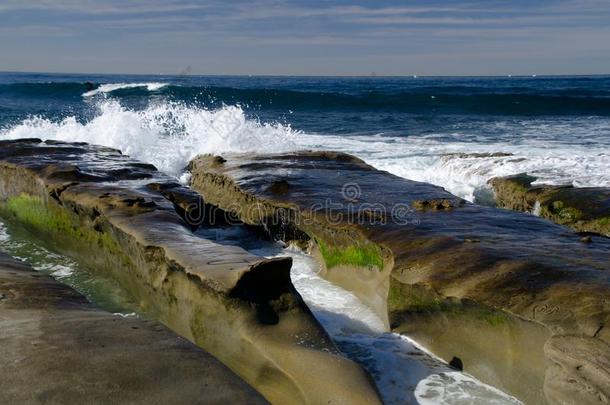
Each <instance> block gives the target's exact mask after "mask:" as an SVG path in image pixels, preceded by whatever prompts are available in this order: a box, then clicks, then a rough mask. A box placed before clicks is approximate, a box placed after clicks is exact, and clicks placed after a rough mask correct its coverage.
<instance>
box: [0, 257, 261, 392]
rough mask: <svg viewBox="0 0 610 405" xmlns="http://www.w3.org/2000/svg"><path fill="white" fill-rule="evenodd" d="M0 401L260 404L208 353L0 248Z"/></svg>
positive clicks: (239, 380) (160, 327) (157, 324)
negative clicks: (107, 307)
mask: <svg viewBox="0 0 610 405" xmlns="http://www.w3.org/2000/svg"><path fill="white" fill-rule="evenodd" d="M0 403H3V404H26V403H27V404H42V403H44V404H66V403H88V404H94V403H96V404H102V403H142V404H144V403H146V404H167V403H176V404H226V403H251V404H265V403H267V401H265V400H264V399H263V397H262V396H261V395H260V394H259V393H257V392H256V391H255V390H254V389H252V388H251V387H250V386H248V385H247V384H246V383H245V382H244V381H243V380H242V379H241V378H239V377H238V376H237V375H235V374H234V373H233V372H232V371H231V370H230V369H229V368H227V367H226V366H224V365H223V364H222V363H220V362H219V361H218V360H216V359H215V358H214V357H212V356H211V355H209V354H208V353H206V352H205V351H203V350H202V349H200V348H198V347H197V346H195V345H194V344H192V343H190V342H188V341H187V340H186V339H184V338H181V337H179V336H177V335H176V334H174V333H173V332H171V331H170V330H168V329H167V328H166V327H164V326H163V325H161V324H159V323H157V322H154V321H150V320H144V319H140V318H122V317H120V316H118V315H113V314H110V313H107V312H104V311H101V310H99V309H96V308H95V307H94V306H92V305H91V304H90V303H89V302H88V301H87V300H86V299H85V297H83V296H82V295H80V294H79V293H78V292H76V291H74V290H73V289H71V288H70V287H67V286H65V285H62V284H60V283H58V282H57V281H55V280H53V279H52V278H51V277H49V276H46V275H43V274H40V273H38V272H36V271H34V270H33V269H32V268H30V267H29V266H27V265H26V264H25V263H23V262H20V261H17V260H14V259H12V258H10V257H8V256H6V255H5V254H3V253H0Z"/></svg>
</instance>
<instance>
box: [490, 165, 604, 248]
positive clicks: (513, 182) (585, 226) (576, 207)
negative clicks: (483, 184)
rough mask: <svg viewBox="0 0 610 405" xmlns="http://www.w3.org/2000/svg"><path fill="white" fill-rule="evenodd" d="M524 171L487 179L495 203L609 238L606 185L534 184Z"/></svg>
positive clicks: (533, 179) (534, 179)
mask: <svg viewBox="0 0 610 405" xmlns="http://www.w3.org/2000/svg"><path fill="white" fill-rule="evenodd" d="M534 181H536V178H535V177H533V176H529V175H527V174H517V175H513V176H508V177H496V178H493V179H491V180H490V181H489V184H491V186H492V187H493V189H494V193H495V196H496V203H497V204H498V206H500V207H503V208H508V209H512V210H517V211H525V212H530V213H534V214H536V215H539V216H541V217H543V218H546V219H549V220H551V221H553V222H556V223H558V224H561V225H567V226H569V227H571V228H573V229H575V230H576V231H579V232H594V233H597V234H601V235H606V236H608V237H610V188H604V187H573V186H551V185H536V186H532V183H533V182H534Z"/></svg>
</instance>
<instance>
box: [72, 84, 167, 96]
mask: <svg viewBox="0 0 610 405" xmlns="http://www.w3.org/2000/svg"><path fill="white" fill-rule="evenodd" d="M167 85H169V83H156V82H153V83H106V84H102V85H100V86H99V87H98V88H97V89H93V90H90V91H88V92H86V93H83V97H92V96H96V95H98V94H108V93H112V92H113V91H116V90H121V89H134V88H139V87H142V88H146V90H148V91H157V90H160V89H162V88H163V87H165V86H167Z"/></svg>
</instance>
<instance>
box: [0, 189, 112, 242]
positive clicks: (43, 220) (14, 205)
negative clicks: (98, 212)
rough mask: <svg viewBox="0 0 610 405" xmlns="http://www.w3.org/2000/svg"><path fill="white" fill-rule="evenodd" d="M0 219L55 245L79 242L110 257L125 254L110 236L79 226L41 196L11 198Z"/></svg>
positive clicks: (1, 209) (0, 206) (0, 205)
mask: <svg viewBox="0 0 610 405" xmlns="http://www.w3.org/2000/svg"><path fill="white" fill-rule="evenodd" d="M0 215H2V216H3V217H6V218H7V219H13V220H16V221H18V222H20V223H21V224H23V225H25V226H26V227H29V228H31V229H33V230H35V231H37V232H43V233H47V234H49V235H52V236H53V239H54V240H55V241H61V242H64V243H66V242H73V241H77V242H79V243H83V244H87V245H89V246H92V247H99V248H102V249H105V250H106V251H107V252H109V253H114V254H118V253H122V251H121V248H120V246H119V245H118V243H117V242H116V241H115V240H114V239H113V238H112V236H111V235H109V234H108V233H106V232H101V231H96V230H92V229H89V228H87V227H85V226H80V224H77V223H76V222H77V221H75V220H74V219H73V218H72V217H71V216H70V214H69V213H68V212H67V211H66V210H64V209H62V208H61V207H52V206H50V205H49V204H47V203H46V202H45V201H44V200H43V199H42V198H41V197H38V196H32V195H29V194H25V193H23V194H20V195H19V196H16V197H10V198H9V199H8V200H6V201H5V202H3V203H0Z"/></svg>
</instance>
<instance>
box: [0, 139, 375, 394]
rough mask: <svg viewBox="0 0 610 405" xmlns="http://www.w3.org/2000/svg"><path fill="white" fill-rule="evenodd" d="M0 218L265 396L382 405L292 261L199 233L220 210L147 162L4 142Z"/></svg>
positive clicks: (99, 151) (85, 148)
mask: <svg viewBox="0 0 610 405" xmlns="http://www.w3.org/2000/svg"><path fill="white" fill-rule="evenodd" d="M0 214H1V215H2V216H3V217H4V218H5V219H6V220H8V221H14V222H18V223H19V224H21V225H23V226H24V227H25V228H26V229H27V230H29V231H31V232H32V233H34V234H35V235H36V237H37V238H38V239H41V240H43V241H46V242H47V243H48V244H49V245H50V247H52V248H53V249H54V250H58V251H60V252H62V253H64V254H66V255H68V256H71V257H73V258H75V259H77V260H78V261H79V262H81V263H83V264H84V265H86V266H87V267H89V268H92V269H95V270H97V271H100V272H105V273H106V274H108V275H110V276H111V277H113V278H115V279H116V280H118V282H119V284H120V285H121V286H122V287H123V288H124V289H125V290H126V291H127V292H128V293H129V294H130V296H131V297H132V298H133V300H134V301H135V302H138V303H139V304H140V307H141V309H142V311H144V312H146V313H147V314H149V315H152V316H154V317H155V318H157V319H158V320H159V321H161V322H162V323H164V324H165V325H167V326H168V327H170V328H171V329H172V330H174V331H175V332H177V333H178V334H180V335H182V336H184V337H186V338H187V339H189V340H191V341H193V342H195V343H196V344H197V345H199V346H201V347H203V348H204V349H206V350H207V351H209V352H210V353H211V354H212V355H214V356H215V357H216V358H218V359H219V360H220V361H222V362H223V363H224V364H226V365H227V366H229V367H230V368H231V369H232V370H233V371H234V372H236V373H237V374H238V375H239V376H241V377H242V378H243V379H244V380H245V381H247V382H248V383H249V384H251V385H252V386H253V387H254V388H255V389H256V390H258V391H259V392H260V393H262V394H263V395H264V396H265V398H266V399H268V400H269V401H270V402H273V403H327V402H329V401H331V402H335V403H378V402H379V397H378V393H377V391H376V389H375V387H374V386H373V384H372V383H371V381H370V378H369V376H368V375H367V374H366V373H365V372H364V371H363V369H362V368H360V366H358V365H357V364H356V363H354V362H352V361H350V360H348V359H346V358H345V357H343V356H342V355H341V354H340V353H339V352H338V350H337V349H336V348H335V346H334V344H333V343H332V342H331V341H330V339H329V338H328V336H327V334H326V332H325V331H324V330H323V329H322V327H321V326H320V325H319V323H318V322H317V321H316V320H315V319H314V318H313V316H312V315H311V313H310V311H309V309H308V308H307V307H306V306H305V304H304V303H303V301H302V299H301V297H300V295H299V294H298V293H297V292H296V290H295V289H294V286H293V285H292V282H291V280H290V267H291V259H290V258H288V257H286V258H277V259H266V258H263V257H258V256H254V255H252V254H250V253H248V252H246V251H245V250H243V249H241V248H239V247H236V246H229V245H220V244H217V243H215V242H213V241H210V240H207V239H205V238H203V237H200V236H198V235H197V234H194V233H192V232H191V230H192V229H194V228H196V227H197V226H211V225H212V224H218V223H221V224H225V223H226V221H225V220H226V217H225V214H226V213H225V211H223V210H222V209H217V207H213V206H211V205H210V204H209V203H208V201H207V200H206V201H203V199H201V198H200V197H199V196H198V195H197V194H196V193H194V192H193V191H192V190H189V189H187V188H185V187H182V186H180V185H179V184H176V183H175V181H173V180H172V179H170V178H168V177H166V176H163V175H162V174H160V173H159V172H157V171H156V169H154V167H152V166H150V165H144V164H141V163H139V162H136V161H133V160H132V159H130V158H129V157H127V156H124V155H122V154H121V153H120V152H119V151H117V150H114V149H110V148H104V147H99V146H92V145H86V144H75V143H61V142H41V141H40V140H36V139H31V140H16V141H2V142H0ZM202 216H204V217H205V218H202ZM210 216H211V217H210ZM329 381H332V382H333V383H332V384H331V383H329Z"/></svg>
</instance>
